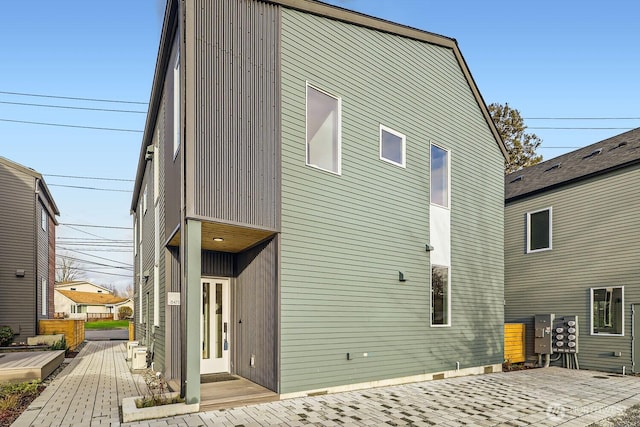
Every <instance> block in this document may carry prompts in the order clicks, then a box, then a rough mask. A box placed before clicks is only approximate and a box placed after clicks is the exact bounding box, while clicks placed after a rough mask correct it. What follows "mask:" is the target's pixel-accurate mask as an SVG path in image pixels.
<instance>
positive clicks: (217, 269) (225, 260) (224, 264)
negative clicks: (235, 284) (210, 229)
mask: <svg viewBox="0 0 640 427" xmlns="http://www.w3.org/2000/svg"><path fill="white" fill-rule="evenodd" d="M233 265H234V255H233V254H231V253H226V252H212V251H202V275H203V276H216V277H233V276H234V269H233Z"/></svg>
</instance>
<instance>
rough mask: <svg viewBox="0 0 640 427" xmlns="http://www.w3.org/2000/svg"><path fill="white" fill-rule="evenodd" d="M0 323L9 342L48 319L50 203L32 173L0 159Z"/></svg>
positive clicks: (52, 233) (53, 210) (53, 212)
mask: <svg viewBox="0 0 640 427" xmlns="http://www.w3.org/2000/svg"><path fill="white" fill-rule="evenodd" d="M0 206H1V207H2V208H0V236H2V239H3V244H2V246H1V247H0V326H5V325H6V326H10V327H11V329H12V330H13V332H14V334H15V336H14V341H15V342H26V341H27V337H31V336H34V335H36V334H37V333H38V320H39V319H49V318H53V314H54V304H53V286H54V283H55V259H56V254H55V240H56V239H55V234H56V233H55V227H56V225H57V224H58V223H57V221H56V215H59V214H60V212H59V211H58V208H57V207H56V204H55V202H54V201H53V198H52V197H51V193H50V192H49V189H48V188H47V185H46V184H45V182H44V179H43V178H42V175H40V174H39V173H38V172H36V171H34V170H33V169H30V168H27V167H25V166H22V165H19V164H18V163H15V162H12V161H11V160H8V159H5V158H4V157H0Z"/></svg>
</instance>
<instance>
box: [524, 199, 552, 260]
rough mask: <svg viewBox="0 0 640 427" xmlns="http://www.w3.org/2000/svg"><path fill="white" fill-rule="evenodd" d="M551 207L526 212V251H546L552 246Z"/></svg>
mask: <svg viewBox="0 0 640 427" xmlns="http://www.w3.org/2000/svg"><path fill="white" fill-rule="evenodd" d="M552 211H553V209H552V208H550V207H549V208H544V209H540V210H537V211H532V212H527V253H532V252H541V251H548V250H551V248H552V236H553V232H552V229H553V226H552V224H553V212H552Z"/></svg>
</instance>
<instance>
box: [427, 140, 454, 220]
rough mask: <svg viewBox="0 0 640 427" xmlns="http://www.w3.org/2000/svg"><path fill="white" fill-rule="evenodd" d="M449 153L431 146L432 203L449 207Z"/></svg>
mask: <svg viewBox="0 0 640 427" xmlns="http://www.w3.org/2000/svg"><path fill="white" fill-rule="evenodd" d="M449 162H450V158H449V151H447V150H445V149H444V148H441V147H438V146H437V145H434V144H431V170H430V178H431V203H432V204H434V205H438V206H442V207H444V208H448V207H449V201H450V193H451V192H450V191H449V189H450V185H449V182H450V175H449V170H450V164H449Z"/></svg>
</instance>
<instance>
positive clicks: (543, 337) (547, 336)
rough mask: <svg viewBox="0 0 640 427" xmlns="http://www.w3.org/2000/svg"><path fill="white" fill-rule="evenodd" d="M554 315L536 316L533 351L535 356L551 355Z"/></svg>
mask: <svg viewBox="0 0 640 427" xmlns="http://www.w3.org/2000/svg"><path fill="white" fill-rule="evenodd" d="M555 317H556V315H555V314H536V318H535V340H534V343H533V345H534V350H535V352H536V353H537V354H552V353H553V346H552V345H551V338H552V337H553V333H552V332H553V331H552V330H553V326H554V321H555Z"/></svg>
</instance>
